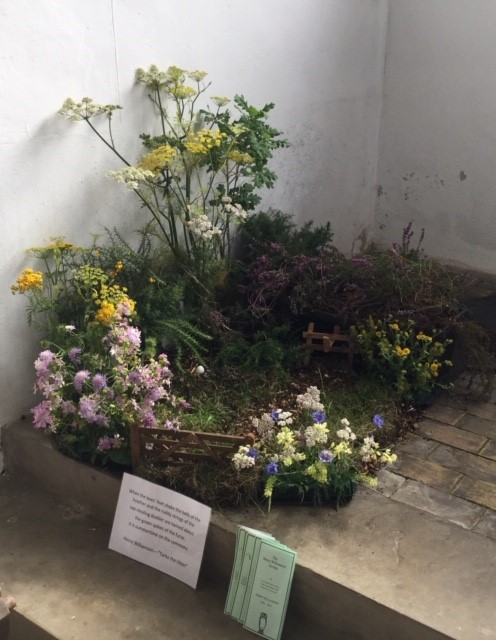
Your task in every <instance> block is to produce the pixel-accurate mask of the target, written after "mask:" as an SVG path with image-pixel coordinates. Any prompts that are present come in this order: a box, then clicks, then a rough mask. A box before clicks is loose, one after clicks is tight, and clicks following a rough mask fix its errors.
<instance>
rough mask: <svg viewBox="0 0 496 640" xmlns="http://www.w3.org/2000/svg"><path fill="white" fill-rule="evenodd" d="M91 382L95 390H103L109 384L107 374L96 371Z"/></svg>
mask: <svg viewBox="0 0 496 640" xmlns="http://www.w3.org/2000/svg"><path fill="white" fill-rule="evenodd" d="M91 383H92V385H93V389H94V390H95V391H101V390H102V389H105V387H106V386H107V376H106V375H105V374H103V373H95V375H94V376H93V380H92V381H91Z"/></svg>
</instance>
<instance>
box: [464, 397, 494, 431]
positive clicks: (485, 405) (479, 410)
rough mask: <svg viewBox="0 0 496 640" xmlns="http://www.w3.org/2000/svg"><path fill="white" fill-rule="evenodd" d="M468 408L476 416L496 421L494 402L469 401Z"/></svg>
mask: <svg viewBox="0 0 496 640" xmlns="http://www.w3.org/2000/svg"><path fill="white" fill-rule="evenodd" d="M466 408H467V412H468V413H470V414H472V415H474V416H478V417H479V418H483V419H484V420H493V421H496V406H495V405H494V404H490V403H489V402H468V403H467V405H466ZM457 426H460V425H457Z"/></svg>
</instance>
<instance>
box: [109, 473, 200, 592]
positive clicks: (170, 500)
mask: <svg viewBox="0 0 496 640" xmlns="http://www.w3.org/2000/svg"><path fill="white" fill-rule="evenodd" d="M210 515H211V509H210V507H207V506H205V505H203V504H201V503H200V502H197V501H196V500H192V499H191V498H188V497H186V496H183V495H181V494H180V493H176V492H175V491H171V490H170V489H166V488H164V487H160V486H159V485H157V484H154V483H153V482H148V481H147V480H143V479H142V478H138V477H137V476H132V475H129V474H127V473H125V474H124V476H123V478H122V484H121V490H120V493H119V500H118V503H117V509H116V512H115V517H114V524H113V527H112V533H111V535H110V542H109V549H112V550H113V551H118V552H119V553H122V554H123V555H125V556H128V557H129V558H132V559H133V560H137V561H138V562H142V563H143V564H147V565H148V566H150V567H153V568H154V569H158V570H159V571H163V572H164V573H167V574H168V575H170V576H172V577H173V578H177V579H178V580H181V581H182V582H185V583H186V584H187V585H189V586H190V587H193V588H196V584H197V582H198V575H199V573H200V566H201V562H202V558H203V551H204V548H205V541H206V537H207V531H208V526H209V523H210Z"/></svg>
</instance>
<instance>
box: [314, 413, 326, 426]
mask: <svg viewBox="0 0 496 640" xmlns="http://www.w3.org/2000/svg"><path fill="white" fill-rule="evenodd" d="M312 420H313V421H314V422H316V423H317V424H322V423H323V422H325V421H326V420H327V416H326V414H325V411H314V412H313V413H312Z"/></svg>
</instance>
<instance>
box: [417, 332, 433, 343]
mask: <svg viewBox="0 0 496 640" xmlns="http://www.w3.org/2000/svg"><path fill="white" fill-rule="evenodd" d="M415 337H416V338H417V340H420V341H421V342H432V338H431V336H427V335H425V333H424V332H423V331H420V333H417V335H416V336H415Z"/></svg>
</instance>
